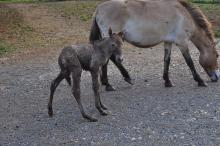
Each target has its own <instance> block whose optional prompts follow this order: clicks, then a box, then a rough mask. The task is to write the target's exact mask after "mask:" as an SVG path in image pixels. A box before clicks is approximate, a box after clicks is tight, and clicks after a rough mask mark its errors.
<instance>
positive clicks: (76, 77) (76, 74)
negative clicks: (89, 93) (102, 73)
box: [72, 68, 97, 122]
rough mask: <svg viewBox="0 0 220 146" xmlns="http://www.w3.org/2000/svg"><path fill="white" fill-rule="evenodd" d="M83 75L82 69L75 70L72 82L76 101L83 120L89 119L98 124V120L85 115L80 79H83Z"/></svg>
mask: <svg viewBox="0 0 220 146" xmlns="http://www.w3.org/2000/svg"><path fill="white" fill-rule="evenodd" d="M81 74H82V69H80V68H78V69H75V68H74V71H73V72H72V80H73V82H72V93H73V96H74V97H75V99H76V101H77V103H78V106H79V109H80V112H81V114H82V116H83V118H85V119H88V120H89V121H91V122H96V121H97V119H95V118H93V117H90V116H89V115H87V114H86V113H85V111H84V109H83V106H82V102H81V96H80V78H81Z"/></svg>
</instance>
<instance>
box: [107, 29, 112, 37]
mask: <svg viewBox="0 0 220 146" xmlns="http://www.w3.org/2000/svg"><path fill="white" fill-rule="evenodd" d="M108 34H109V36H110V37H111V36H112V29H111V27H109V29H108Z"/></svg>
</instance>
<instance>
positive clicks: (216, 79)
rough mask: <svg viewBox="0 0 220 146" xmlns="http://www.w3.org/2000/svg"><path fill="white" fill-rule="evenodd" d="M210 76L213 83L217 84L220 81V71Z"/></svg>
mask: <svg viewBox="0 0 220 146" xmlns="http://www.w3.org/2000/svg"><path fill="white" fill-rule="evenodd" d="M209 76H210V78H211V81H212V82H217V81H218V79H219V76H220V72H219V70H216V71H214V72H212V73H210V74H209Z"/></svg>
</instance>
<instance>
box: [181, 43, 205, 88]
mask: <svg viewBox="0 0 220 146" xmlns="http://www.w3.org/2000/svg"><path fill="white" fill-rule="evenodd" d="M180 51H181V52H182V54H183V57H184V59H185V61H186V64H187V65H188V66H189V68H190V70H191V72H192V75H193V78H194V80H195V81H196V82H198V86H207V85H206V83H205V82H204V81H203V79H202V78H201V77H200V76H199V74H198V73H197V71H196V69H195V66H194V63H193V61H192V58H191V56H190V53H189V49H188V47H182V46H180Z"/></svg>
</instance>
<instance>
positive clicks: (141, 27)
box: [90, 0, 219, 87]
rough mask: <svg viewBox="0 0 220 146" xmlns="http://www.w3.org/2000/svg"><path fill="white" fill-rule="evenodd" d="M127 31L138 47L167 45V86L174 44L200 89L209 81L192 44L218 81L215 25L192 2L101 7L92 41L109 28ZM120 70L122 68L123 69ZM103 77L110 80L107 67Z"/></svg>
mask: <svg viewBox="0 0 220 146" xmlns="http://www.w3.org/2000/svg"><path fill="white" fill-rule="evenodd" d="M109 27H111V28H112V30H113V32H121V31H122V32H123V33H124V39H125V40H126V41H127V42H129V43H131V44H133V45H134V46H137V47H142V48H148V47H153V46H155V45H157V44H159V43H161V42H164V48H165V56H164V74H163V78H164V80H165V86H166V87H170V86H172V83H171V81H170V80H169V75H168V72H169V63H170V54H171V48H172V44H176V45H177V46H178V47H179V48H180V51H181V52H182V55H183V57H184V59H185V61H186V63H187V65H188V66H189V68H190V70H191V72H192V75H193V78H194V80H195V81H197V82H198V85H199V86H205V85H206V84H205V82H204V81H203V80H202V79H201V77H200V76H199V74H198V73H197V71H196V69H195V67H194V63H193V61H192V59H191V56H190V53H189V49H188V41H189V40H191V41H192V42H193V44H194V45H195V46H196V47H197V48H198V50H199V52H200V56H199V62H200V64H201V66H202V67H203V68H204V70H205V71H206V72H207V74H208V76H209V77H210V78H211V80H212V81H217V80H218V78H219V71H218V65H217V58H218V53H217V51H216V48H215V42H214V36H213V32H212V29H211V25H210V23H209V22H208V20H207V18H206V17H205V16H204V14H203V13H202V12H201V11H200V10H199V9H198V8H195V7H193V6H191V5H190V4H189V3H188V2H185V1H180V0H179V1H178V0H154V1H152V0H131V1H130V0H117V1H107V2H103V3H102V4H100V5H99V6H98V7H97V9H96V12H95V15H94V20H93V26H92V29H91V35H90V41H91V42H93V41H94V40H96V39H99V38H103V37H107V36H108V28H109ZM119 69H120V68H119ZM103 76H104V77H106V78H105V80H107V71H106V68H104V69H103Z"/></svg>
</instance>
